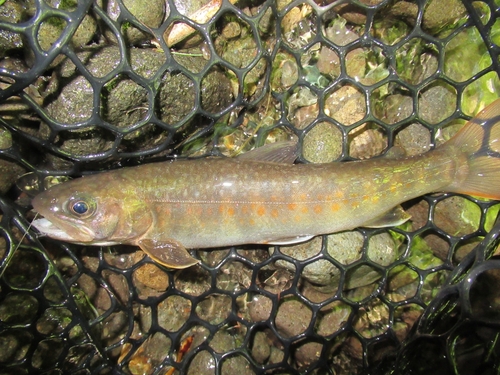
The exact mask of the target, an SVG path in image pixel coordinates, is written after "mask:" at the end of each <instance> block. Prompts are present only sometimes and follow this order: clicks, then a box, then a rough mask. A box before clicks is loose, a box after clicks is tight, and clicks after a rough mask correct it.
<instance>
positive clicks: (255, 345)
mask: <svg viewBox="0 0 500 375" xmlns="http://www.w3.org/2000/svg"><path fill="white" fill-rule="evenodd" d="M499 6H500V2H499V1H498V0H484V1H474V2H472V1H465V0H464V1H463V2H462V1H460V0H427V1H426V0H409V1H384V0H359V1H354V0H353V1H347V0H345V1H344V0H340V1H334V2H331V1H328V0H326V1H321V0H317V1H316V2H315V1H313V0H310V1H304V0H297V1H289V0H280V1H276V2H274V1H253V0H248V1H247V0H241V1H239V0H223V1H221V0H212V1H210V2H207V1H201V2H197V1H194V0H193V1H187V2H185V1H180V0H179V1H177V0H169V1H167V2H166V3H165V1H161V0H156V1H153V0H151V1H134V0H109V1H106V0H95V1H88V0H87V1H84V0H82V1H75V0H45V1H41V0H17V1H14V0H12V1H11V0H3V1H0V43H1V45H0V54H1V56H0V58H1V60H0V77H1V79H0V85H1V86H0V99H1V104H0V115H1V116H0V194H1V195H0V215H1V221H0V256H1V258H0V259H1V263H0V374H25V373H41V372H42V373H54V374H56V373H70V372H71V373H77V374H84V373H99V374H101V373H102V374H105V373H124V374H172V373H187V374H236V373H239V374H254V373H258V374H296V373H317V374H362V373H376V374H389V373H396V374H399V373H400V374H403V373H405V374H424V373H425V374H434V373H436V374H437V373H439V374H448V373H449V374H490V373H491V374H493V373H498V371H499V365H500V361H499V347H498V339H499V337H498V335H499V332H500V331H499V330H498V325H499V319H498V318H499V316H498V311H500V310H499V303H500V302H499V301H500V295H499V294H498V287H497V285H498V283H499V282H500V279H499V277H500V274H499V269H500V263H499V261H498V259H495V254H496V247H497V244H498V241H499V239H498V234H499V232H500V226H499V224H495V220H496V215H497V212H498V208H499V207H498V205H496V202H490V201H484V200H478V199H474V198H471V197H469V196H459V195H452V194H435V195H429V196H425V197H423V198H420V199H417V200H414V201H411V202H408V203H406V204H405V206H404V208H405V209H406V210H407V211H408V212H409V213H410V214H411V215H412V220H411V221H410V222H409V223H407V224H403V225H401V226H399V227H396V228H393V229H390V230H387V229H359V230H356V231H353V232H342V233H338V234H333V235H328V236H323V237H318V238H316V239H314V240H312V241H310V242H307V243H304V244H299V245H295V246H282V247H275V248H274V247H271V248H267V247H263V246H251V245H249V246H244V247H237V248H231V249H216V250H211V251H192V254H193V256H195V257H197V258H199V259H200V260H201V263H200V265H198V266H194V267H191V268H188V269H186V270H182V271H176V270H169V269H166V268H164V267H162V266H160V265H157V264H155V263H154V262H152V261H151V260H150V259H149V258H148V257H145V256H144V254H143V253H142V252H140V251H138V249H137V248H134V247H125V246H114V247H101V248H99V247H83V246H77V245H69V244H66V243H62V242H58V241H55V240H50V239H47V238H37V234H36V233H35V231H33V230H31V229H30V228H29V221H30V220H31V219H32V218H33V214H32V212H31V211H29V208H30V207H29V196H30V195H33V194H34V193H36V192H37V191H40V190H42V189H43V188H46V187H48V186H51V185H53V184H55V183H58V182H61V181H64V180H65V179H67V178H68V177H78V176H81V175H84V174H88V173H92V172H94V171H100V170H105V169H115V168H120V167H125V166H129V165H135V164H139V163H143V162H145V161H148V160H165V159H169V158H172V157H173V156H178V157H186V156H193V157H204V156H209V155H225V156H234V155H236V154H239V153H241V152H245V151H247V150H250V149H252V148H254V147H258V146H262V145H263V144H265V143H271V142H279V141H287V140H295V141H297V142H298V143H299V146H300V156H299V160H298V161H299V162H303V163H317V162H330V161H346V160H353V159H366V158H370V157H374V156H378V155H381V154H383V153H384V152H385V151H386V150H388V149H389V148H390V147H392V146H393V145H397V146H398V147H400V148H403V149H404V150H405V151H406V153H407V154H418V153H421V152H425V151H427V150H429V149H431V148H432V147H434V146H435V145H436V144H439V143H441V142H443V141H444V140H446V139H448V138H449V137H450V134H452V133H453V132H454V131H456V129H457V128H459V126H460V125H462V124H463V123H464V122H465V120H466V119H468V118H470V117H471V116H473V115H475V114H476V113H477V112H478V110H479V109H480V108H481V107H483V106H484V105H485V104H487V103H489V102H491V101H492V100H493V99H495V98H496V96H497V90H498V88H499V82H498V76H497V75H498V73H499V72H500V70H499V69H500V68H499V66H498V63H499V60H498V53H499V47H498V45H500V43H497V42H498V41H499V40H500V39H499V37H500V27H499V23H498V22H497V16H498V15H499V14H500V13H499ZM445 125H446V126H445ZM360 181H362V176H360ZM360 183H361V182H360ZM204 220H210V218H209V217H207V218H204ZM223 231H224V228H221V235H223ZM195 234H196V228H194V229H193V235H195ZM497 302H499V303H497Z"/></svg>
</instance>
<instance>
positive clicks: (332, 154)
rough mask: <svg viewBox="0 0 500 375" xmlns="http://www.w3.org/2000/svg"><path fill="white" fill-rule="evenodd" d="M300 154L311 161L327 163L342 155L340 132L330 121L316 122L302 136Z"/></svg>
mask: <svg viewBox="0 0 500 375" xmlns="http://www.w3.org/2000/svg"><path fill="white" fill-rule="evenodd" d="M302 155H303V156H304V158H305V159H306V160H307V161H309V162H311V163H328V162H332V161H334V160H336V159H338V158H340V157H341V156H342V132H341V131H340V129H339V128H338V127H337V126H335V125H334V124H332V123H330V122H320V123H318V124H316V125H315V126H314V127H313V128H312V129H311V130H310V131H308V132H307V133H306V135H305V137H304V141H303V144H302Z"/></svg>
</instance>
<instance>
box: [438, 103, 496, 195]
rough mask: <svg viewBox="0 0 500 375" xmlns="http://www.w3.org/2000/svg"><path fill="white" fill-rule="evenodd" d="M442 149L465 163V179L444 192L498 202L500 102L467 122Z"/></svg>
mask: <svg viewBox="0 0 500 375" xmlns="http://www.w3.org/2000/svg"><path fill="white" fill-rule="evenodd" d="M445 146H447V147H453V148H455V149H458V150H460V151H462V152H463V153H465V154H466V155H467V160H468V168H466V169H464V172H465V173H466V176H465V177H464V176H462V178H460V182H458V181H457V182H456V185H455V184H452V186H450V187H449V189H446V190H447V191H453V192H456V193H462V194H469V195H474V196H478V197H483V198H489V199H500V99H497V100H495V101H494V102H493V103H491V104H490V105H488V106H487V107H486V108H485V109H483V110H482V111H481V112H479V113H478V114H477V116H476V117H474V118H473V119H471V120H470V121H469V122H467V124H465V126H464V127H463V128H462V129H461V130H460V131H459V132H458V133H457V134H456V135H455V136H454V137H453V138H451V139H450V140H449V141H448V142H447V143H446V144H445ZM459 174H460V171H459Z"/></svg>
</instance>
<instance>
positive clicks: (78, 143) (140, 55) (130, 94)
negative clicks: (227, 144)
mask: <svg viewBox="0 0 500 375" xmlns="http://www.w3.org/2000/svg"><path fill="white" fill-rule="evenodd" d="M78 57H79V58H80V59H81V60H82V61H83V62H84V63H85V66H86V68H87V69H88V70H89V71H90V73H91V74H92V75H94V76H96V77H103V76H105V75H106V74H108V73H109V72H110V71H111V69H113V67H116V66H117V65H118V63H119V61H120V59H121V55H120V52H119V49H118V48H117V47H105V48H94V49H89V50H86V51H84V52H81V53H79V54H78ZM164 59H165V55H164V54H163V53H162V52H159V51H157V50H152V49H131V50H130V61H131V65H132V68H133V69H134V71H135V72H136V73H137V74H139V75H141V76H143V77H145V78H151V77H152V76H153V75H154V74H156V73H157V72H158V69H159V68H160V66H161V65H162V64H163V62H164ZM191 63H192V64H193V65H195V66H199V64H200V63H201V64H202V65H203V64H205V62H204V61H203V59H199V58H198V59H196V58H194V59H193V60H192V61H191ZM59 76H60V87H61V88H60V91H59V93H58V94H57V95H56V96H55V97H54V98H53V99H52V100H51V101H49V102H48V103H47V107H46V108H47V112H48V114H49V115H50V117H52V118H53V119H54V120H55V121H58V122H60V123H62V124H76V123H79V122H81V121H85V120H88V119H89V118H90V117H91V116H92V113H93V98H94V95H95V93H94V91H93V88H92V86H91V85H90V83H89V82H88V81H87V79H86V78H85V77H84V76H82V75H80V74H79V72H78V71H77V70H76V67H75V65H74V64H73V63H72V62H70V61H66V62H65V63H64V64H63V65H62V66H61V68H60V70H59ZM228 87H229V83H228V80H227V79H226V78H225V76H224V75H223V74H222V73H221V72H219V71H217V70H212V71H210V72H209V73H208V74H207V75H206V76H205V77H204V79H203V82H202V94H201V95H202V98H201V103H202V106H203V108H204V109H205V110H207V111H209V112H218V111H220V110H221V109H223V108H225V107H226V106H227V105H228V104H229V103H230V102H231V93H230V91H229V90H228V89H227V88H228ZM100 95H101V101H102V102H101V104H102V107H101V117H102V118H104V119H105V120H106V121H107V122H109V123H111V124H112V125H114V126H115V127H116V128H117V129H118V130H119V131H122V132H124V133H125V134H126V135H125V139H124V142H123V144H122V145H121V149H122V150H123V151H126V150H130V149H132V150H137V149H139V150H142V149H148V148H152V147H155V146H158V144H160V143H161V142H163V141H165V140H166V138H167V136H168V132H167V131H165V130H163V129H160V128H158V127H156V126H154V125H152V124H146V125H145V126H142V127H136V125H137V123H140V122H143V121H144V119H145V116H146V115H147V109H148V108H149V106H150V105H149V100H150V99H151V98H149V95H148V91H147V90H146V89H145V88H144V87H142V86H140V85H139V84H137V83H136V82H135V81H133V80H132V79H130V78H128V77H127V76H124V75H119V76H116V77H115V79H114V80H111V81H109V82H108V83H107V84H106V85H105V86H104V88H103V90H102V91H101V93H100ZM157 99H158V104H157V108H159V114H158V115H159V117H160V119H161V120H162V121H164V122H166V123H168V124H172V125H173V124H175V123H177V122H178V121H180V120H182V119H184V117H185V116H187V115H188V114H189V113H190V112H191V111H192V109H193V107H194V103H195V91H194V82H192V81H191V80H190V79H189V78H188V77H187V76H185V75H183V74H171V73H169V72H166V73H165V74H164V75H163V77H162V78H161V84H160V87H159V94H158V98H157ZM187 126H189V123H188V124H186V125H185V127H187ZM50 134H51V132H50V129H49V128H48V127H46V126H42V127H41V131H40V135H41V137H42V138H47V137H49V136H50ZM114 141H115V135H114V134H113V133H111V132H110V131H107V130H105V129H104V128H97V127H93V126H91V127H87V128H83V129H79V130H71V131H69V132H63V133H59V135H58V137H57V138H56V144H57V145H59V147H60V148H61V150H63V151H64V152H66V153H67V154H69V155H73V156H75V157H79V156H85V155H90V154H96V153H102V152H106V151H107V150H110V149H111V148H112V147H113V142H114ZM50 158H51V160H52V163H54V167H55V168H57V169H64V167H67V163H65V162H63V161H62V160H59V159H58V158H57V159H56V158H54V157H50Z"/></svg>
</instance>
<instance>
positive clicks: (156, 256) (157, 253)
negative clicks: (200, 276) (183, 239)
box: [138, 239, 199, 269]
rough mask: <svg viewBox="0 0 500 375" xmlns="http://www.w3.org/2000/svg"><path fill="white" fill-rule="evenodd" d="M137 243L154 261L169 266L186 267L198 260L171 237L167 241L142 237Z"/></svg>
mask: <svg viewBox="0 0 500 375" xmlns="http://www.w3.org/2000/svg"><path fill="white" fill-rule="evenodd" d="M138 245H139V247H140V248H141V249H142V251H144V252H145V253H146V254H148V255H149V256H150V257H151V259H153V260H154V261H155V262H158V263H160V264H163V265H164V266H166V267H169V268H179V269H180V268H187V267H191V266H194V265H195V264H197V263H199V260H197V259H194V258H193V257H192V256H191V255H190V254H189V253H188V251H187V250H186V248H185V247H184V246H183V245H182V244H181V243H180V242H177V241H175V240H172V239H169V240H168V241H157V240H152V239H143V240H140V241H139V242H138Z"/></svg>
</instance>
